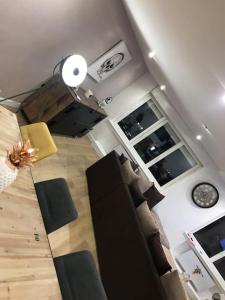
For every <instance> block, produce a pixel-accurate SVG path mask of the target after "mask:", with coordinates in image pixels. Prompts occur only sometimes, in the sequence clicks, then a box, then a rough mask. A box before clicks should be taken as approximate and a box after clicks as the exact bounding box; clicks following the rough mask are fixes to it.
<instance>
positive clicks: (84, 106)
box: [22, 74, 106, 136]
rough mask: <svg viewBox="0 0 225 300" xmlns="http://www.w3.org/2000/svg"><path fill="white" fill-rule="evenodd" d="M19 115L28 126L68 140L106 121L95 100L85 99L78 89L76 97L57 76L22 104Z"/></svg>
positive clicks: (91, 98)
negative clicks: (39, 125)
mask: <svg viewBox="0 0 225 300" xmlns="http://www.w3.org/2000/svg"><path fill="white" fill-rule="evenodd" d="M22 111H23V113H24V114H25V116H26V118H27V119H28V120H29V122H31V123H36V122H45V123H47V124H48V127H49V129H50V131H51V132H52V133H56V134H62V135H68V136H83V135H85V134H86V133H87V132H88V131H90V130H91V129H92V128H93V127H94V126H95V125H96V124H97V123H99V122H100V121H101V120H103V119H104V118H105V117H106V114H105V112H104V110H103V109H102V108H100V107H99V106H98V104H97V99H96V98H95V97H94V96H92V97H90V98H88V99H87V98H86V97H85V95H84V91H83V90H82V89H81V88H79V90H78V92H77V93H75V91H74V90H73V89H72V88H70V87H68V86H66V85H65V84H64V82H63V81H62V80H61V77H60V75H58V74H57V75H55V76H54V77H52V78H51V79H50V80H49V81H47V82H46V84H45V85H44V86H43V87H42V88H41V89H40V90H38V91H37V92H35V93H34V94H32V95H30V96H29V97H28V98H27V99H26V100H25V101H24V102H23V103H22Z"/></svg>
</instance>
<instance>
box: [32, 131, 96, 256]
mask: <svg viewBox="0 0 225 300" xmlns="http://www.w3.org/2000/svg"><path fill="white" fill-rule="evenodd" d="M53 138H54V141H55V143H56V145H57V147H58V153H57V154H55V155H53V156H50V157H48V158H45V159H43V160H41V161H39V162H37V163H36V164H35V166H34V168H32V175H33V179H34V182H39V181H43V180H48V179H53V178H58V177H63V178H65V179H66V181H67V183H68V185H69V188H70V192H71V195H72V198H73V201H74V204H75V206H76V208H77V211H78V215H79V216H78V218H77V220H75V221H73V222H71V223H70V224H67V225H65V226H64V227H62V228H60V229H58V230H57V231H55V232H53V233H51V234H50V235H49V242H50V246H51V249H52V253H53V256H54V257H56V256H60V255H64V254H67V253H72V252H75V251H79V250H84V249H86V250H90V251H91V252H92V254H93V255H94V257H95V259H96V247H95V239H94V232H93V226H92V218H91V212H90V205H89V197H88V189H87V181H86V174H85V171H86V169H87V168H88V167H89V166H90V165H92V164H93V163H94V162H95V161H96V160H98V159H99V158H98V156H97V154H96V152H95V151H94V149H93V148H92V146H91V143H90V140H89V139H88V138H87V137H83V138H76V139H74V138H70V137H62V136H53Z"/></svg>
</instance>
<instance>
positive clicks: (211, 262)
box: [185, 214, 225, 294]
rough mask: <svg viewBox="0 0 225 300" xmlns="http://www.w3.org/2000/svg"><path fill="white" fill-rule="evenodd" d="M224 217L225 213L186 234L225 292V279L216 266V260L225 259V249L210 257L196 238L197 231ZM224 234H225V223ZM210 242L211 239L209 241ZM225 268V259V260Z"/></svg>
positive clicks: (211, 274) (194, 249)
mask: <svg viewBox="0 0 225 300" xmlns="http://www.w3.org/2000/svg"><path fill="white" fill-rule="evenodd" d="M223 217H225V214H222V215H220V216H219V217H217V218H215V219H213V220H211V221H209V222H207V223H205V224H204V226H201V227H199V228H196V229H195V230H194V231H192V232H188V233H185V234H186V237H187V240H188V243H189V245H190V247H191V248H192V249H193V251H194V252H195V253H196V255H197V256H198V257H199V259H200V260H201V262H202V263H203V265H204V266H205V268H206V269H207V271H208V272H209V274H210V276H211V277H212V278H213V280H214V281H215V282H216V284H217V285H218V286H219V287H220V290H221V292H222V293H224V294H225V279H224V278H223V277H222V275H221V273H220V272H219V271H218V269H217V268H216V267H215V263H216V262H217V263H218V261H219V260H221V259H222V258H224V260H225V251H224V250H222V249H221V251H220V252H219V253H216V254H215V255H213V256H211V257H210V256H209V255H208V254H207V253H206V251H205V249H204V248H203V247H202V246H201V244H200V243H199V241H198V240H197V238H196V233H197V232H199V231H200V230H202V229H204V228H205V227H207V226H208V225H211V224H212V223H214V222H216V221H218V220H220V219H221V218H223ZM224 236H225V223H224ZM209 243H210V241H209ZM224 270H225V261H224Z"/></svg>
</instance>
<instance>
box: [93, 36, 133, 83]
mask: <svg viewBox="0 0 225 300" xmlns="http://www.w3.org/2000/svg"><path fill="white" fill-rule="evenodd" d="M130 60H131V55H130V53H129V51H128V49H127V46H126V44H125V43H124V42H123V41H121V42H119V43H118V44H116V45H115V46H114V47H113V48H112V49H110V50H109V51H107V52H106V53H105V54H103V55H102V56H101V57H99V58H98V59H97V60H96V61H95V62H93V63H92V64H91V65H90V66H89V67H88V74H89V75H90V76H91V77H92V78H94V79H95V80H96V81H97V82H100V81H102V80H104V79H106V78H108V77H109V76H111V75H112V74H113V73H115V72H116V71H117V70H119V69H120V68H121V67H122V66H124V65H125V64H126V63H127V62H128V61H130Z"/></svg>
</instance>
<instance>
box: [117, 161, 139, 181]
mask: <svg viewBox="0 0 225 300" xmlns="http://www.w3.org/2000/svg"><path fill="white" fill-rule="evenodd" d="M121 171H122V174H123V178H124V180H125V182H126V183H127V184H128V185H129V184H131V183H132V182H133V181H134V180H137V179H138V178H139V176H138V175H137V174H136V173H135V172H134V171H133V169H132V166H131V162H130V160H129V159H128V160H126V161H125V162H124V163H123V164H122V165H121Z"/></svg>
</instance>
